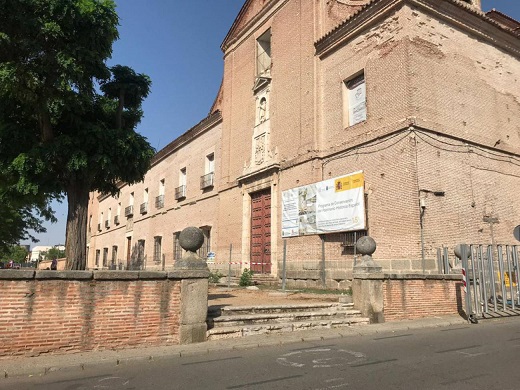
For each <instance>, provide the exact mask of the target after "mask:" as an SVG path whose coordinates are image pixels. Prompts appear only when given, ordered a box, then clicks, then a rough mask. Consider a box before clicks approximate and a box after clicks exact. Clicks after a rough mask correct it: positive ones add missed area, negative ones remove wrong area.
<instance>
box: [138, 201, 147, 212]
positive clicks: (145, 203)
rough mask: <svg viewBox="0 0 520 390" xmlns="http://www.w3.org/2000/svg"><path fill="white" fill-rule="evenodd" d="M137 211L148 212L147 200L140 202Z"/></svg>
mask: <svg viewBox="0 0 520 390" xmlns="http://www.w3.org/2000/svg"><path fill="white" fill-rule="evenodd" d="M139 211H140V213H141V214H146V213H147V212H148V202H144V203H141V206H140V207H139Z"/></svg>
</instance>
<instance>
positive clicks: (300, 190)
mask: <svg viewBox="0 0 520 390" xmlns="http://www.w3.org/2000/svg"><path fill="white" fill-rule="evenodd" d="M364 183H365V179H364V174H363V171H358V172H354V173H351V174H348V175H346V176H340V177H336V178H333V179H328V180H324V181H320V182H318V183H314V184H310V185H307V186H302V187H297V188H292V189H290V190H287V191H283V192H282V237H296V236H303V235H311V234H324V233H335V232H345V231H354V230H363V229H365V228H366V226H365V196H364Z"/></svg>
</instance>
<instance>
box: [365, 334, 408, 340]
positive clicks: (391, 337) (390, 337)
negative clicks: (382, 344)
mask: <svg viewBox="0 0 520 390" xmlns="http://www.w3.org/2000/svg"><path fill="white" fill-rule="evenodd" d="M408 336H413V334H411V333H410V334H401V335H397V336H387V337H378V338H375V339H374V340H386V339H395V338H398V337H408Z"/></svg>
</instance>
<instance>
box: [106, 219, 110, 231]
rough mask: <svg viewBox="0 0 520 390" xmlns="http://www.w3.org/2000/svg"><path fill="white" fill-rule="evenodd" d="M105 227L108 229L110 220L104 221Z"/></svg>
mask: <svg viewBox="0 0 520 390" xmlns="http://www.w3.org/2000/svg"><path fill="white" fill-rule="evenodd" d="M105 227H106V228H107V229H108V228H109V227H110V220H108V219H107V220H106V221H105Z"/></svg>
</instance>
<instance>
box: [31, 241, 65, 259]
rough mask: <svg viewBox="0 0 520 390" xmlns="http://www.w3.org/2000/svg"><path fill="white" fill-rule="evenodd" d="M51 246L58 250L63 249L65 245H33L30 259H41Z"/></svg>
mask: <svg viewBox="0 0 520 390" xmlns="http://www.w3.org/2000/svg"><path fill="white" fill-rule="evenodd" d="M52 248H57V249H59V250H60V251H64V250H65V246H63V245H58V246H48V245H47V246H35V247H34V248H33V249H32V251H31V252H30V253H31V257H30V261H37V260H43V258H44V255H45V253H46V252H48V251H49V250H50V249H52ZM40 256H41V258H40Z"/></svg>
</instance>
